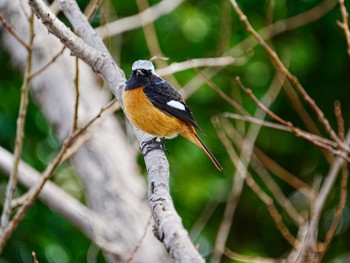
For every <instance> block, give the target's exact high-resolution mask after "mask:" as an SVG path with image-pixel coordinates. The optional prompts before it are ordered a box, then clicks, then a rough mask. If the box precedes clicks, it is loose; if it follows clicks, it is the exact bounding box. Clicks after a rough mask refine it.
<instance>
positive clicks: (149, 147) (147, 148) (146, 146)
mask: <svg viewBox="0 0 350 263" xmlns="http://www.w3.org/2000/svg"><path fill="white" fill-rule="evenodd" d="M153 150H162V151H163V152H168V150H167V149H166V148H165V146H164V143H163V139H162V138H159V137H154V138H152V139H151V140H149V141H145V142H143V143H142V144H141V152H142V153H143V155H144V156H146V155H147V154H148V153H149V152H151V151H153Z"/></svg>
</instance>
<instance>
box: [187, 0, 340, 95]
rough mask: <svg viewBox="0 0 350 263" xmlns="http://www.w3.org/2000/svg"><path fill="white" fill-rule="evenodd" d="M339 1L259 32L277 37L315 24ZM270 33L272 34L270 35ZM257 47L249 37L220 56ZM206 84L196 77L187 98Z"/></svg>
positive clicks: (213, 70)
mask: <svg viewBox="0 0 350 263" xmlns="http://www.w3.org/2000/svg"><path fill="white" fill-rule="evenodd" d="M336 3H337V0H324V1H323V2H321V3H320V4H318V5H316V6H314V7H313V8H311V9H309V10H307V11H305V12H303V13H300V14H297V15H295V16H292V17H289V18H286V19H282V20H278V21H276V22H275V23H273V24H272V25H269V26H267V27H264V28H262V29H260V30H259V31H258V33H259V34H260V35H261V36H263V37H264V38H266V37H268V36H269V37H271V38H272V37H275V36H277V35H279V34H282V33H284V32H286V31H290V30H294V29H296V28H299V27H302V26H304V25H306V24H309V23H312V22H315V21H316V20H318V19H320V18H321V17H323V16H324V15H326V14H327V13H328V12H329V11H330V10H332V8H334V6H335V5H336ZM269 32H271V33H270V34H269ZM256 45H257V41H256V40H255V38H253V36H249V37H247V38H246V39H245V40H243V41H241V42H240V43H238V44H237V45H235V46H234V47H232V48H231V49H230V50H228V51H227V52H225V53H224V54H220V55H222V56H232V57H240V56H243V55H247V54H246V51H247V50H249V49H252V48H254V47H255V46H256ZM220 70H221V68H206V69H204V70H203V73H204V74H205V75H206V76H207V77H208V78H213V77H214V76H215V75H216V74H217V73H219V72H220ZM203 84H204V82H203V80H202V79H201V78H200V77H199V76H194V77H193V78H192V79H191V80H190V81H188V82H187V84H186V85H185V86H184V87H183V89H184V90H186V94H187V96H190V94H192V93H193V92H194V91H196V90H197V89H198V87H199V86H201V85H203Z"/></svg>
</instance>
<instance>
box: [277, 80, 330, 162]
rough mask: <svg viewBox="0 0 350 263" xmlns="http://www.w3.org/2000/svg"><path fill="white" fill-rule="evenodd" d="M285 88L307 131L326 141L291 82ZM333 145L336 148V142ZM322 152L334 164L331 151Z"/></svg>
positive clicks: (285, 84)
mask: <svg viewBox="0 0 350 263" xmlns="http://www.w3.org/2000/svg"><path fill="white" fill-rule="evenodd" d="M283 88H284V91H285V92H286V94H287V96H288V98H289V101H290V102H291V104H292V107H293V109H294V111H295V112H296V113H297V114H298V116H299V118H300V119H301V120H302V121H303V123H304V124H305V127H306V129H307V130H308V131H309V132H311V133H313V134H315V135H317V136H319V137H320V138H322V139H326V138H324V137H323V136H322V134H321V132H320V130H319V129H318V127H317V125H316V123H315V122H314V120H313V119H312V117H311V116H310V114H309V112H308V111H307V110H306V109H305V107H304V105H303V103H302V102H301V100H300V98H299V96H298V93H297V92H296V91H295V89H293V87H292V85H291V84H290V82H288V81H286V82H285V83H284V85H283ZM329 141H330V140H329ZM332 143H333V144H334V146H333V147H336V144H335V143H334V142H332ZM321 152H322V154H323V156H324V157H325V159H326V160H327V162H328V163H329V164H331V163H332V162H333V159H334V158H333V155H332V154H330V153H329V151H326V150H321Z"/></svg>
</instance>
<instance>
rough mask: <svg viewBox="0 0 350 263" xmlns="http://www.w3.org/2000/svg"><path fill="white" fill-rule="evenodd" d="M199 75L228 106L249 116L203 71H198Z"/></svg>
mask: <svg viewBox="0 0 350 263" xmlns="http://www.w3.org/2000/svg"><path fill="white" fill-rule="evenodd" d="M196 71H197V74H198V75H199V76H200V77H201V78H202V79H204V80H205V82H206V83H207V84H208V85H209V87H211V88H212V89H213V90H214V91H215V92H216V93H217V94H218V95H219V96H220V97H221V98H222V99H223V100H224V101H226V102H227V103H228V104H230V105H231V106H232V107H233V108H234V109H235V110H237V111H238V112H240V113H242V114H243V113H244V114H249V113H248V112H247V111H246V110H245V109H244V107H243V106H242V105H241V104H240V103H239V102H238V101H236V100H234V99H232V98H231V97H229V96H228V95H227V94H226V93H225V92H223V91H222V89H220V87H219V86H218V85H216V84H215V83H214V82H213V81H212V80H210V79H209V78H208V77H207V76H205V75H204V74H203V72H202V71H199V70H196Z"/></svg>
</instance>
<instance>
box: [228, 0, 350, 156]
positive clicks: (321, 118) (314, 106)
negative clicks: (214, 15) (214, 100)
mask: <svg viewBox="0 0 350 263" xmlns="http://www.w3.org/2000/svg"><path fill="white" fill-rule="evenodd" d="M230 1H231V3H232V6H233V8H234V9H235V11H236V13H237V14H238V16H239V19H240V20H241V21H242V23H243V24H244V26H245V28H246V30H247V32H249V33H250V34H251V35H252V36H253V37H254V38H255V39H256V40H257V41H258V42H259V44H260V45H261V46H262V47H263V48H264V49H265V50H266V52H267V53H268V55H269V56H270V58H271V60H272V61H273V62H274V63H275V64H276V66H277V69H278V70H279V71H280V72H282V73H283V74H284V75H286V77H287V78H288V79H289V80H290V81H291V82H292V83H293V85H294V86H295V88H296V89H297V90H298V91H299V92H300V94H302V96H303V98H304V99H305V101H306V102H307V103H308V104H309V106H310V107H311V109H312V110H313V111H314V112H315V114H316V115H317V117H318V120H319V121H320V122H321V124H322V125H323V126H324V128H325V130H326V131H327V133H328V134H329V135H330V137H331V138H332V139H333V140H334V141H335V142H336V143H337V144H338V146H339V148H340V149H342V150H345V151H347V152H350V149H349V146H347V145H345V144H344V143H343V142H342V141H341V140H340V138H339V137H338V136H337V134H336V132H335V131H334V130H333V129H332V127H331V125H330V124H329V121H328V120H327V118H326V117H325V116H324V113H323V112H322V110H321V109H320V108H319V107H318V105H317V104H316V103H315V101H314V100H313V99H312V98H311V97H310V95H309V94H308V93H307V92H306V90H305V89H304V87H303V86H302V85H301V84H300V82H299V80H298V79H297V77H296V76H294V75H293V74H292V73H291V72H290V71H289V70H288V69H287V68H286V66H285V65H284V64H283V62H282V61H281V60H280V58H279V57H278V55H277V53H276V52H275V51H274V50H273V49H272V48H271V47H270V46H269V45H268V44H267V43H266V41H265V40H264V39H263V38H262V37H261V36H260V35H259V34H258V33H257V32H256V31H255V30H254V28H253V27H252V25H251V24H250V22H249V20H248V18H247V16H246V15H245V14H244V13H243V11H242V10H241V9H240V7H239V6H238V4H237V2H236V1H235V0H230Z"/></svg>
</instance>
